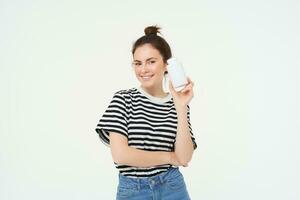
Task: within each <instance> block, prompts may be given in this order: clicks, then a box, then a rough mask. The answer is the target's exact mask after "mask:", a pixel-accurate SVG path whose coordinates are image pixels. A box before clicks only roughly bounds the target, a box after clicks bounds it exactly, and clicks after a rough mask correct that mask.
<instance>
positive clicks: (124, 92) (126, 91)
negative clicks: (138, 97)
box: [114, 87, 138, 97]
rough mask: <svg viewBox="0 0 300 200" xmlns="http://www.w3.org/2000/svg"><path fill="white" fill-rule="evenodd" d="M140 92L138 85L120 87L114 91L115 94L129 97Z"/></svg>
mask: <svg viewBox="0 0 300 200" xmlns="http://www.w3.org/2000/svg"><path fill="white" fill-rule="evenodd" d="M137 93H138V89H137V88H136V87H131V88H127V89H119V90H116V91H115V93H114V96H123V97H128V96H132V95H135V94H137Z"/></svg>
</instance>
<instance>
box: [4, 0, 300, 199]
mask: <svg viewBox="0 0 300 200" xmlns="http://www.w3.org/2000/svg"><path fill="white" fill-rule="evenodd" d="M299 10H300V3H299V1H296V0H295V1H288V0H285V1H283V0H282V1H258V0H254V1H243V2H242V1H238V0H236V1H233V0H231V1H221V0H219V1H216V0H210V1H189V0H185V1H158V0H152V1H138V0H132V1H129V0H123V1H121V0H120V1H103V2H101V1H96V0H95V1H87V0H86V1H70V0H68V1H67V0H65V1H33V0H31V1H30V0H28V1H8V0H4V1H3V0H2V1H1V2H0V24H1V27H0V89H1V90H0V91H1V93H0V94H1V98H0V102H1V104H0V117H1V121H0V199H1V200H17V199H30V200H38V199H44V200H50V199H51V200H52V199H58V200H60V199H61V200H63V199H72V200H82V199H89V200H96V199H114V197H115V193H116V187H117V170H116V169H115V168H114V165H113V162H112V159H111V155H110V151H109V148H107V147H106V146H104V145H103V144H102V143H101V142H100V140H99V138H98V136H97V134H96V132H95V131H94V128H95V126H96V124H97V123H98V120H99V118H100V117H101V115H102V114H103V112H104V110H105V109H106V107H107V106H108V103H109V101H110V100H111V97H112V95H113V93H114V92H115V91H117V90H119V89H126V88H130V87H134V86H136V85H138V82H137V80H136V78H135V76H134V72H133V70H132V68H131V65H130V63H131V59H132V55H131V46H132V44H133V42H134V41H135V40H136V39H137V38H139V37H140V36H142V35H143V34H144V33H143V30H144V28H145V27H146V26H148V25H155V24H158V25H160V26H161V27H162V30H161V31H162V33H163V37H164V38H165V39H166V40H167V41H168V42H169V44H170V46H171V48H172V50H173V54H174V56H176V57H178V58H179V59H180V60H181V61H182V63H183V64H184V67H185V69H186V72H187V73H188V75H189V76H190V77H191V79H192V80H193V81H194V82H195V87H194V91H195V96H194V98H193V100H192V102H191V104H190V106H191V123H192V126H193V130H194V134H195V137H196V139H197V143H198V149H197V150H196V151H195V154H194V157H193V160H192V162H191V163H190V166H189V167H188V168H181V171H182V173H183V174H184V176H185V180H186V183H187V186H188V190H189V192H190V195H191V197H192V199H205V200H219V199H228V200H229V199H230V200H240V199H243V200H248V199H249V200H250V199H251V200H252V199H262V200H265V199H273V200H282V199H289V200H290V199H295V200H296V199H300V192H299V191H300V190H299V185H300V183H299V180H300V173H299V168H300V156H299V151H300V147H299V145H298V143H299V139H300V137H299V133H300V128H299V124H300V116H299V113H300V106H299V101H300V94H299V85H300V81H299V74H300V73H299V72H300V70H299V67H300V58H299V53H300V37H299V35H300V28H299V21H300V14H299Z"/></svg>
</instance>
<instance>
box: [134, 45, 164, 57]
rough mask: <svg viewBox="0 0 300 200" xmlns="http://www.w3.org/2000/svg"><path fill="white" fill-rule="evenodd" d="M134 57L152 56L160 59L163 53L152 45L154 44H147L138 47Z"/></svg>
mask: <svg viewBox="0 0 300 200" xmlns="http://www.w3.org/2000/svg"><path fill="white" fill-rule="evenodd" d="M133 57H134V59H135V60H147V59H149V58H151V57H153V58H157V59H158V58H160V57H161V55H160V53H159V51H158V50H157V49H155V48H154V47H152V45H150V44H145V45H142V46H140V47H138V48H136V50H135V52H134V55H133Z"/></svg>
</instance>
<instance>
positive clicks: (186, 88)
mask: <svg viewBox="0 0 300 200" xmlns="http://www.w3.org/2000/svg"><path fill="white" fill-rule="evenodd" d="M193 87H194V82H193V81H192V80H191V79H190V78H189V77H188V84H187V85H186V86H185V87H184V89H183V90H181V92H182V93H185V92H187V91H190V90H192V89H193Z"/></svg>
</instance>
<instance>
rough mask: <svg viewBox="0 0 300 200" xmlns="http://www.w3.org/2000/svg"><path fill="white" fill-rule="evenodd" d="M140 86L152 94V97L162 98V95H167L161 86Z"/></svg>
mask: <svg viewBox="0 0 300 200" xmlns="http://www.w3.org/2000/svg"><path fill="white" fill-rule="evenodd" d="M141 88H142V89H143V90H144V91H145V92H147V93H148V94H150V95H151V96H154V97H159V98H164V97H167V96H168V93H165V92H164V90H163V89H162V87H157V88H145V87H143V86H141Z"/></svg>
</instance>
